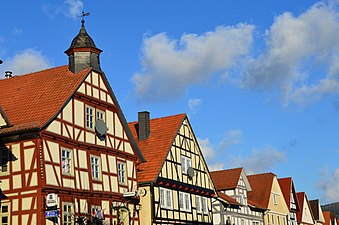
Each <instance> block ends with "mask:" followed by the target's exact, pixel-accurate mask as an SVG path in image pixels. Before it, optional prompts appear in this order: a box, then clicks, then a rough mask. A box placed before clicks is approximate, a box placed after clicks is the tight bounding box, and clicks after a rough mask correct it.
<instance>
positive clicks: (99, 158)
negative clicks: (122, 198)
mask: <svg viewBox="0 0 339 225" xmlns="http://www.w3.org/2000/svg"><path fill="white" fill-rule="evenodd" d="M92 159H96V160H97V164H93V161H92ZM90 161H91V176H92V179H93V180H101V157H100V156H97V155H90ZM93 165H95V167H96V168H97V171H94V170H93ZM94 172H96V173H97V174H98V176H94Z"/></svg>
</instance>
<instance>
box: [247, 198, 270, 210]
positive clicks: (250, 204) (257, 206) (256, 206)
mask: <svg viewBox="0 0 339 225" xmlns="http://www.w3.org/2000/svg"><path fill="white" fill-rule="evenodd" d="M247 204H248V205H249V206H251V207H253V208H258V209H267V208H266V207H264V206H261V205H259V204H258V203H257V202H254V201H252V200H251V199H247Z"/></svg>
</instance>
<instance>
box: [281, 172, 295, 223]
mask: <svg viewBox="0 0 339 225" xmlns="http://www.w3.org/2000/svg"><path fill="white" fill-rule="evenodd" d="M278 182H279V185H280V188H281V191H282V193H283V195H284V199H285V202H286V205H287V207H288V208H289V209H290V215H289V217H288V225H296V224H297V213H298V212H300V205H299V201H298V197H297V193H296V191H295V187H294V183H293V180H292V177H286V178H279V179H278Z"/></svg>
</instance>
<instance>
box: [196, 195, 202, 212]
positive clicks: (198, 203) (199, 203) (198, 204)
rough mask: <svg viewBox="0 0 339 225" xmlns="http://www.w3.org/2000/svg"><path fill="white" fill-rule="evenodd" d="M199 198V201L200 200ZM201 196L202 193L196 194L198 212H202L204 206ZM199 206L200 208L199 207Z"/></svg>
mask: <svg viewBox="0 0 339 225" xmlns="http://www.w3.org/2000/svg"><path fill="white" fill-rule="evenodd" d="M198 199H199V201H198ZM201 203H202V202H201V196H200V195H196V196H195V209H196V210H197V213H202V206H201ZM198 206H199V208H198Z"/></svg>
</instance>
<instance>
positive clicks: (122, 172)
mask: <svg viewBox="0 0 339 225" xmlns="http://www.w3.org/2000/svg"><path fill="white" fill-rule="evenodd" d="M118 180H119V184H126V163H124V162H118Z"/></svg>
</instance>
